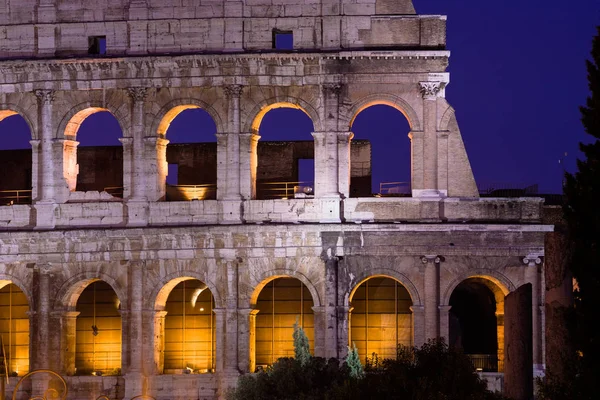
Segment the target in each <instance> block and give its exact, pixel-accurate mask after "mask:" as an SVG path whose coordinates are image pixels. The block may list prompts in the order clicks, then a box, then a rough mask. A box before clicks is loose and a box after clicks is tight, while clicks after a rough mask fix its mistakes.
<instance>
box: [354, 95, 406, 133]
mask: <svg viewBox="0 0 600 400" xmlns="http://www.w3.org/2000/svg"><path fill="white" fill-rule="evenodd" d="M380 105H383V106H389V107H392V108H395V109H396V110H398V111H400V112H401V113H402V115H404V117H405V118H406V120H407V121H408V123H409V125H410V126H413V121H411V120H410V118H409V117H408V114H407V113H406V111H404V110H403V109H401V108H400V107H399V106H398V105H397V104H394V103H393V102H391V101H387V100H374V101H370V102H368V103H366V104H364V105H363V106H362V107H361V108H359V109H358V111H357V112H356V114H354V115H353V116H352V119H351V120H350V126H349V128H350V130H352V129H351V128H352V125H354V120H356V117H357V116H358V114H360V113H361V112H363V111H364V110H366V109H367V108H369V107H373V106H380Z"/></svg>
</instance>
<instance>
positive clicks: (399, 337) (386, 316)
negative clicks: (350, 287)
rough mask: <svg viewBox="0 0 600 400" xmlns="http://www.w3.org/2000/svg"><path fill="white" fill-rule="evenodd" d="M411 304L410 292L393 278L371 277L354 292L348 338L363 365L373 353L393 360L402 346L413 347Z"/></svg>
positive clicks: (381, 357)
mask: <svg viewBox="0 0 600 400" xmlns="http://www.w3.org/2000/svg"><path fill="white" fill-rule="evenodd" d="M412 304H413V302H412V299H411V297H410V294H409V292H408V290H406V288H405V287H404V286H403V285H402V284H401V283H400V282H398V281H397V280H395V279H392V278H388V277H383V276H376V277H371V278H369V279H366V280H365V281H363V282H362V283H361V284H360V285H358V286H357V287H356V288H355V289H354V291H353V292H352V293H351V296H350V315H349V327H350V332H349V335H348V338H349V342H350V344H351V345H352V344H355V345H356V347H357V348H358V354H359V356H360V358H361V360H363V362H364V361H365V360H366V358H367V357H372V355H373V353H375V354H377V356H378V357H379V358H380V359H383V358H392V359H394V358H396V349H397V347H398V345H399V344H401V345H405V346H412V344H413V318H412V311H411V307H412Z"/></svg>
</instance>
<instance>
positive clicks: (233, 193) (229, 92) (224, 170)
mask: <svg viewBox="0 0 600 400" xmlns="http://www.w3.org/2000/svg"><path fill="white" fill-rule="evenodd" d="M223 90H224V92H225V97H226V98H227V101H228V103H229V107H228V112H227V115H228V118H227V125H228V127H227V130H228V132H227V133H226V134H223V137H224V139H225V140H224V142H223V143H222V145H220V146H218V148H217V163H218V171H217V178H218V179H217V181H218V182H219V184H220V186H219V187H218V188H217V199H219V200H241V198H242V196H241V195H240V172H241V171H240V136H239V135H240V98H241V96H242V92H243V86H241V85H229V86H225V87H224V88H223Z"/></svg>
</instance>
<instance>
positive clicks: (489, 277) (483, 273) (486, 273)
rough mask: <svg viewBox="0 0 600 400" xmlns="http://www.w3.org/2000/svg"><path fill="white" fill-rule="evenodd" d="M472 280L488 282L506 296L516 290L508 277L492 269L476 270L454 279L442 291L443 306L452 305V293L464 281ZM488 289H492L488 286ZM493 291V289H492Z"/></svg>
mask: <svg viewBox="0 0 600 400" xmlns="http://www.w3.org/2000/svg"><path fill="white" fill-rule="evenodd" d="M470 278H480V279H481V280H482V281H487V282H489V283H492V284H494V285H495V286H496V288H498V289H500V290H501V291H502V293H503V294H504V295H507V294H508V293H510V292H512V291H513V290H515V289H516V287H515V285H514V284H513V283H512V282H511V281H510V279H508V277H507V276H506V275H503V274H502V273H500V272H498V271H495V270H490V269H476V270H472V271H468V272H466V273H463V274H461V275H459V276H458V277H456V278H455V279H453V280H452V281H451V282H450V283H449V284H448V285H447V286H446V288H445V290H443V291H441V293H442V297H441V299H440V300H441V304H440V305H442V306H446V305H449V304H450V296H452V292H453V291H454V289H456V287H457V286H458V285H459V284H460V283H461V282H463V281H465V280H467V279H470ZM488 288H490V287H489V286H488ZM490 289H491V288H490ZM492 292H493V293H494V294H495V295H496V291H495V290H494V289H492Z"/></svg>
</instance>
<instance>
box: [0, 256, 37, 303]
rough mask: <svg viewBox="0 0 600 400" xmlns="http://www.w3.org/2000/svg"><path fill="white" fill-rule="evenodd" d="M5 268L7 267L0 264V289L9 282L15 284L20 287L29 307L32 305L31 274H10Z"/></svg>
mask: <svg viewBox="0 0 600 400" xmlns="http://www.w3.org/2000/svg"><path fill="white" fill-rule="evenodd" d="M5 269H8V268H6V267H5V266H4V265H2V264H0V289H2V288H3V287H4V286H6V285H8V284H11V283H12V284H14V285H16V286H17V287H18V288H19V289H21V291H22V292H23V294H25V297H26V298H27V303H28V304H29V307H30V308H31V307H33V304H34V302H33V293H32V292H31V286H32V285H31V275H30V274H26V275H25V276H19V275H16V274H12V273H11V272H9V271H5Z"/></svg>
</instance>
